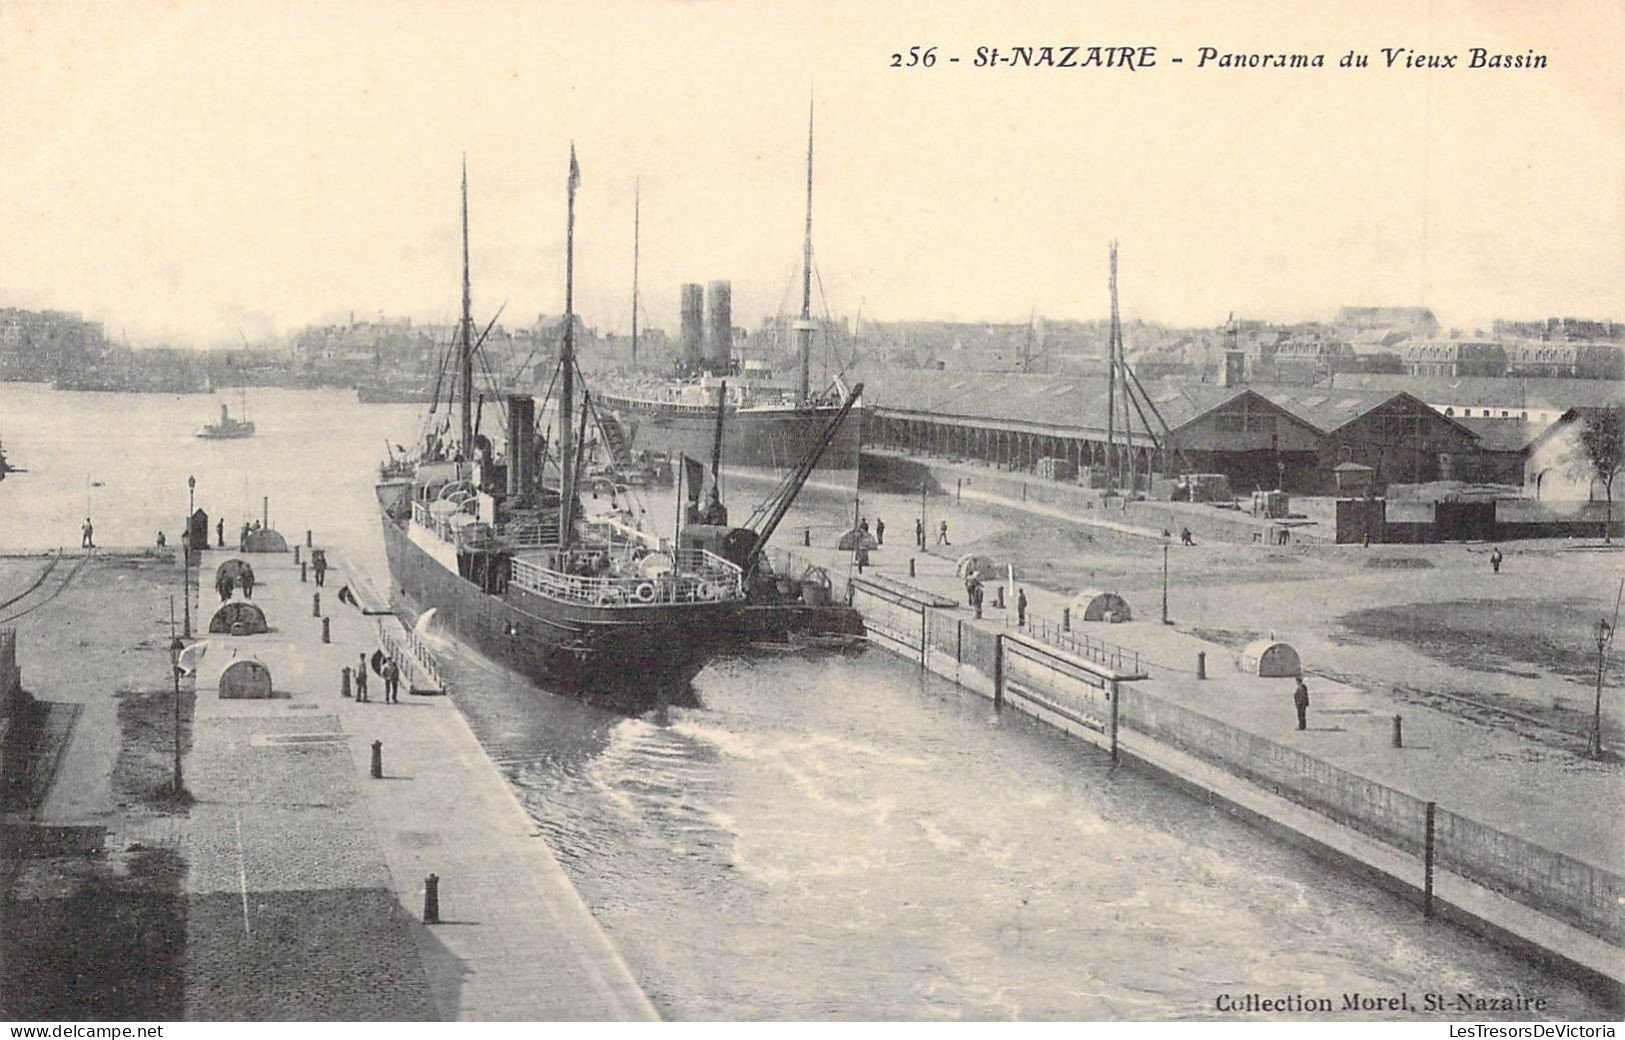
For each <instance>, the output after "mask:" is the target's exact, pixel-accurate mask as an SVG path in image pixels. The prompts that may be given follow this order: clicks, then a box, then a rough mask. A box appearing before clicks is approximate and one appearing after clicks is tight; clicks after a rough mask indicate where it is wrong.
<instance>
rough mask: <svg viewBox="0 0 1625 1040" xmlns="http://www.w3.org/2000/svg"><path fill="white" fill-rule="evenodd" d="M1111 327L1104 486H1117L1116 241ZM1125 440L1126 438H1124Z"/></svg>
mask: <svg viewBox="0 0 1625 1040" xmlns="http://www.w3.org/2000/svg"><path fill="white" fill-rule="evenodd" d="M1111 257H1112V268H1111V271H1112V273H1111V290H1112V327H1111V331H1110V332H1108V333H1107V338H1106V486H1107V487H1108V488H1114V487H1116V486H1117V469H1116V465H1117V429H1116V427H1117V422H1116V419H1117V414H1116V413H1117V337H1118V336H1119V335H1120V334H1121V333H1120V332H1119V331H1118V324H1117V243H1116V242H1115V241H1113V242H1112V248H1111ZM1124 439H1125V440H1127V438H1126V437H1125V438H1124Z"/></svg>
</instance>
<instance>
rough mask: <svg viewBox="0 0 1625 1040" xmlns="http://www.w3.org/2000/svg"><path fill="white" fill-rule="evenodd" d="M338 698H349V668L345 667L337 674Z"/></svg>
mask: <svg viewBox="0 0 1625 1040" xmlns="http://www.w3.org/2000/svg"><path fill="white" fill-rule="evenodd" d="M339 696H341V697H348V696H350V666H349V665H345V666H344V668H343V670H342V671H340V672H339Z"/></svg>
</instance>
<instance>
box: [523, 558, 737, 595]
mask: <svg viewBox="0 0 1625 1040" xmlns="http://www.w3.org/2000/svg"><path fill="white" fill-rule="evenodd" d="M510 582H511V584H514V585H517V586H519V587H520V588H522V589H526V590H528V591H531V592H537V593H542V594H544V595H548V596H552V597H555V598H557V599H566V600H571V601H574V602H578V603H587V604H591V605H593V606H600V607H643V606H650V605H653V604H656V603H710V602H724V601H738V600H742V599H744V596H745V583H744V574H743V572H742V571H741V570H740V569H739V567H738V566H737V565H735V564H733V563H730V562H729V561H727V560H725V559H723V558H722V557H720V556H718V555H716V554H715V553H712V552H708V551H706V550H704V549H680V550H678V551H677V554H676V570H674V571H668V572H667V573H665V574H661V575H657V576H655V577H647V576H644V575H641V574H630V575H607V576H602V577H600V576H595V575H584V574H570V573H567V572H565V571H561V570H558V569H556V568H555V567H553V566H549V565H547V564H543V563H540V562H538V561H536V560H526V559H523V558H519V559H515V560H514V561H513V569H512V574H511V577H510Z"/></svg>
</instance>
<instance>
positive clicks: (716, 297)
mask: <svg viewBox="0 0 1625 1040" xmlns="http://www.w3.org/2000/svg"><path fill="white" fill-rule="evenodd" d="M706 291H707V292H708V293H709V294H710V296H711V301H710V304H709V306H707V308H706V312H705V316H706V331H707V332H708V333H709V335H707V337H706V342H705V360H706V365H707V367H709V368H710V369H711V371H713V372H727V371H728V367H729V365H730V363H731V362H732V360H733V346H734V325H733V320H734V319H733V283H732V282H723V281H717V282H712V283H711V284H710V285H709V286H707V287H706Z"/></svg>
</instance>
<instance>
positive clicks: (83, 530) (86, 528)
mask: <svg viewBox="0 0 1625 1040" xmlns="http://www.w3.org/2000/svg"><path fill="white" fill-rule="evenodd" d="M95 536H96V527H95V525H94V524H92V523H91V522H90V517H88V516H87V517H85V522H84V523H83V524H82V525H80V527H79V548H81V549H94V548H96V537H95Z"/></svg>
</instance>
